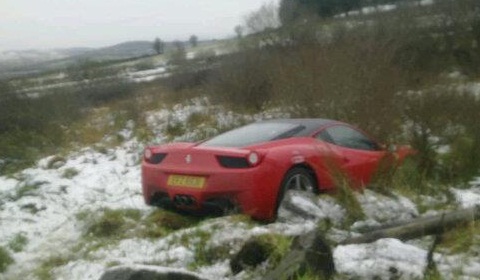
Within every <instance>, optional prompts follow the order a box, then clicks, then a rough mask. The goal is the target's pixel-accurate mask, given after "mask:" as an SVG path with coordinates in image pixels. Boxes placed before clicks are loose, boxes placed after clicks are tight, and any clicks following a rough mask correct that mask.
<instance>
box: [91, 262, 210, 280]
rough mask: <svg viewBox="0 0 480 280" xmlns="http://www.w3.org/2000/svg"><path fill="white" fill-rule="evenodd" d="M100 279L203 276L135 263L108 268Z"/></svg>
mask: <svg viewBox="0 0 480 280" xmlns="http://www.w3.org/2000/svg"><path fill="white" fill-rule="evenodd" d="M100 280H204V278H201V277H200V276H199V275H197V274H194V273H191V272H188V271H186V270H182V269H172V268H166V267H157V266H146V265H135V266H117V267H113V268H111V269H108V270H107V271H105V273H104V274H103V275H102V276H101V277H100Z"/></svg>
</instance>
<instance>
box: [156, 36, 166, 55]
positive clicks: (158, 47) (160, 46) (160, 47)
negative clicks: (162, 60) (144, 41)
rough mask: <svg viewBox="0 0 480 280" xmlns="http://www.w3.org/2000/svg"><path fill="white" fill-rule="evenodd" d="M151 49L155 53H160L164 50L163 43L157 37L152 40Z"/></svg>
mask: <svg viewBox="0 0 480 280" xmlns="http://www.w3.org/2000/svg"><path fill="white" fill-rule="evenodd" d="M153 49H154V50H155V52H156V53H157V54H162V53H164V51H165V43H164V42H163V41H162V40H160V38H158V37H157V38H155V41H153Z"/></svg>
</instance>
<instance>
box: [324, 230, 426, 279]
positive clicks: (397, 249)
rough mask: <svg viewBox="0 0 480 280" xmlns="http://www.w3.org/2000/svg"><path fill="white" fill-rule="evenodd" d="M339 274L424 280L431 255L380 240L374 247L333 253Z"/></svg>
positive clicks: (361, 246)
mask: <svg viewBox="0 0 480 280" xmlns="http://www.w3.org/2000/svg"><path fill="white" fill-rule="evenodd" d="M333 257H334V261H335V268H336V269H337V271H338V272H339V273H342V274H347V275H348V276H349V277H353V278H355V277H360V278H361V279H392V278H395V276H398V277H400V278H401V279H413V278H421V277H422V276H423V271H424V269H425V266H426V260H427V251H425V250H422V249H419V248H417V247H415V246H412V245H408V244H405V243H402V242H401V241H399V240H397V239H380V240H378V241H376V242H374V243H371V244H359V245H344V246H338V247H337V248H335V250H334V252H333Z"/></svg>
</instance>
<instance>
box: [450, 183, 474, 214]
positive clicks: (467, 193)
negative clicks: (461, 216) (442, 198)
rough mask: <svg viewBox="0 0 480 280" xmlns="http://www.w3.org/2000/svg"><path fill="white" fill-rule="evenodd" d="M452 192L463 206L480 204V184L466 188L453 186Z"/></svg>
mask: <svg viewBox="0 0 480 280" xmlns="http://www.w3.org/2000/svg"><path fill="white" fill-rule="evenodd" d="M477 183H478V182H477ZM452 193H453V195H454V196H455V198H456V200H457V202H458V204H459V205H460V207H462V208H468V207H472V206H475V205H480V186H478V185H477V186H475V187H472V188H470V189H466V190H462V189H455V188H452Z"/></svg>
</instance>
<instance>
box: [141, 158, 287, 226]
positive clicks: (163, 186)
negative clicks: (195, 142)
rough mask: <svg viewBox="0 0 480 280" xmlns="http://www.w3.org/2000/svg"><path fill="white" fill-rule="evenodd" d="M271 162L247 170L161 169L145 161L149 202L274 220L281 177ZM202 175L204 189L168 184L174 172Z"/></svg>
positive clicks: (146, 198)
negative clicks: (238, 212)
mask: <svg viewBox="0 0 480 280" xmlns="http://www.w3.org/2000/svg"><path fill="white" fill-rule="evenodd" d="M272 171H273V170H272V168H270V167H269V166H268V165H260V166H257V167H253V168H245V169H226V168H218V169H217V170H211V171H209V172H195V171H193V170H178V169H167V168H161V167H160V166H159V165H152V164H148V163H145V162H144V163H143V164H142V188H143V196H144V199H145V202H146V203H147V204H149V205H156V206H161V207H165V208H176V209H181V210H186V211H189V212H194V213H200V214H204V213H205V214H215V215H216V214H223V213H228V212H229V211H240V212H242V213H245V214H247V215H250V216H252V217H253V218H256V219H260V220H271V219H273V218H274V216H275V210H276V200H277V193H278V188H279V186H280V182H281V179H282V178H277V176H275V172H272ZM174 174H175V175H189V176H202V177H205V178H206V181H205V185H204V187H203V188H201V189H196V188H188V187H174V186H168V184H167V181H168V176H170V175H174Z"/></svg>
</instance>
